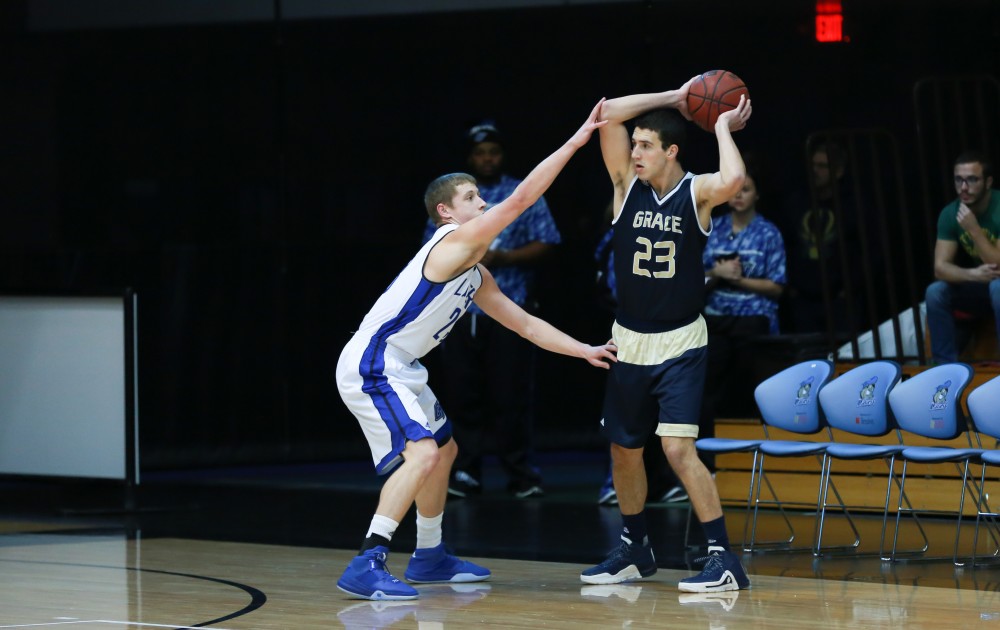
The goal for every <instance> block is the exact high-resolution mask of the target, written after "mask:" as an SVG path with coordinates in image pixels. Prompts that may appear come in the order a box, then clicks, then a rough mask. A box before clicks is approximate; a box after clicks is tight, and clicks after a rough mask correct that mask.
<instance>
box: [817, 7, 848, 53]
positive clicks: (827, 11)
mask: <svg viewBox="0 0 1000 630" xmlns="http://www.w3.org/2000/svg"><path fill="white" fill-rule="evenodd" d="M841 10H842V8H841V4H840V0H816V41H817V42H820V43H827V42H847V41H850V38H848V37H845V36H844V14H843V13H841Z"/></svg>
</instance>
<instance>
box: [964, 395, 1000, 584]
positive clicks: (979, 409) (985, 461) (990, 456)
mask: <svg viewBox="0 0 1000 630" xmlns="http://www.w3.org/2000/svg"><path fill="white" fill-rule="evenodd" d="M966 404H967V405H968V407H969V415H970V416H971V417H972V424H973V425H975V427H976V430H977V431H979V432H980V433H981V434H983V435H986V436H988V437H991V438H993V440H994V444H993V448H992V449H990V450H984V451H983V453H982V455H980V463H982V465H983V470H982V475H981V477H980V479H979V503H978V505H977V508H976V530H975V536H973V542H972V564H973V565H975V563H976V553H977V549H978V547H979V528H980V525H981V522H982V520H983V519H984V517H985V519H986V520H987V526H988V527H989V533H990V536H991V537H992V538H993V544H994V550H993V556H994V557H996V556H998V555H1000V541H998V538H997V535H998V534H997V533H998V525H997V517H998V516H1000V514H998V513H997V512H995V511H992V510H991V509H990V507H989V505H988V504H987V499H988V497H989V494H988V493H987V492H986V471H987V469H988V468H989V466H991V465H993V466H997V465H1000V376H997V377H994V378H992V379H990V380H988V381H986V382H985V383H983V384H982V385H980V386H979V387H977V388H975V389H974V390H972V391H971V392H970V393H969V398H968V399H967V401H966Z"/></svg>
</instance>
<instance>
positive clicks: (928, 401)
mask: <svg viewBox="0 0 1000 630" xmlns="http://www.w3.org/2000/svg"><path fill="white" fill-rule="evenodd" d="M970 380H972V368H971V367H970V366H969V365H967V364H965V363H946V364H944V365H936V366H934V367H932V368H930V369H927V370H925V371H923V372H921V373H919V374H917V375H915V376H913V377H911V378H910V379H908V380H905V381H903V382H902V383H900V384H899V385H896V387H894V388H893V389H892V391H891V392H889V407H890V409H892V413H893V415H894V416H895V417H896V422H897V424H898V425H899V428H900V429H902V430H903V431H906V432H909V433H912V434H915V435H920V436H923V437H927V438H931V439H935V440H942V441H943V440H953V439H955V438H957V437H959V436H961V435H963V434H965V435H966V438H967V439H968V443H969V448H952V447H948V446H910V447H907V448H905V449H903V451H902V452H901V453H900V454H899V458H900V459H902V460H903V471H902V473H901V475H900V479H899V502H898V505H897V508H896V528H895V531H894V532H893V536H892V553H891V554H890V556H889V557H888V558H886V559H887V560H895V559H896V545H897V542H898V539H899V520H900V517H901V516H902V513H903V512H907V513H911V514H916V513H917V510H915V509H914V508H913V507H912V506H909V505H908V506H907V507H905V508H904V507H903V497H905V496H906V495H905V487H906V469H907V466H908V464H909V463H910V462H915V463H921V464H943V463H954V464H955V466H956V467H957V468H958V470H960V471H961V472H962V489H961V494H960V495H959V496H960V499H959V505H958V518H957V520H956V525H955V548H954V552H953V554H952V562H954V563H955V564H956V565H957V566H961V564H962V563H960V562H959V561H958V543H959V539H960V537H961V534H962V510H964V509H965V493H966V490H967V489H968V491H969V492H970V493H972V492H973V490H972V489H969V484H968V479H969V462H970V461H973V460H976V461H978V460H979V456H980V453H982V449H981V448H977V446H978V445H974V444H973V437H972V433H971V432H970V431H969V430H968V423H967V421H966V417H965V414H964V413H963V412H962V404H961V403H962V393H963V392H964V391H965V388H966V386H967V385H968V384H969V381H970ZM904 441H905V437H904ZM973 485H975V484H973ZM973 497H974V498H977V497H975V495H974V494H973ZM977 499H978V498H977ZM922 512H925V513H927V512H933V510H922Z"/></svg>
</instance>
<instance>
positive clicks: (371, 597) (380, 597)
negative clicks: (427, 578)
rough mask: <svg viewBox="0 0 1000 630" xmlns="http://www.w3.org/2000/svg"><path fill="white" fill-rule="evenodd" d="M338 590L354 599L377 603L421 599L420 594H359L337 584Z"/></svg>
mask: <svg viewBox="0 0 1000 630" xmlns="http://www.w3.org/2000/svg"><path fill="white" fill-rule="evenodd" d="M337 588H339V589H340V590H342V591H344V592H345V593H347V594H348V595H353V596H354V597H357V598H360V599H367V600H371V601H375V602H377V601H383V600H385V601H403V600H410V599H417V598H418V597H420V594H419V593H418V594H416V595H389V594H386V592H385V591H375V592H373V593H371V594H365V593H359V592H357V591H352V590H350V589H346V588H344V587H343V586H341V585H340V584H339V583H338V584H337Z"/></svg>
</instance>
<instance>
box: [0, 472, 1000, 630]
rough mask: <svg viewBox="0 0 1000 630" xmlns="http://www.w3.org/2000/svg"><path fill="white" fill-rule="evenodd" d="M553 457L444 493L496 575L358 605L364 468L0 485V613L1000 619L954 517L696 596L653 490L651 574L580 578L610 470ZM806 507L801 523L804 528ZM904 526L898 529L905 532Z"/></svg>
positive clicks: (295, 623)
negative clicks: (957, 542)
mask: <svg viewBox="0 0 1000 630" xmlns="http://www.w3.org/2000/svg"><path fill="white" fill-rule="evenodd" d="M543 470H544V471H545V474H546V483H547V485H546V490H547V494H546V496H545V497H543V498H541V499H534V500H528V501H518V500H515V499H513V498H510V497H507V496H506V495H505V494H504V493H503V492H502V487H500V486H502V480H500V481H498V482H497V484H496V485H497V487H495V488H490V485H489V483H488V484H487V490H488V492H487V493H486V494H485V495H484V496H482V497H478V498H475V499H471V500H469V499H466V500H455V501H449V505H448V509H447V511H446V518H445V539H446V542H447V543H448V544H449V545H450V546H451V547H452V548H453V549H454V550H455V551H456V552H457V553H459V554H461V555H462V556H464V557H467V558H470V559H474V560H476V561H477V562H479V563H481V564H484V565H486V566H488V567H489V568H490V569H491V570H492V571H493V577H492V579H491V580H490V581H488V582H484V583H479V584H467V585H448V584H438V585H424V586H421V587H418V588H419V590H420V591H421V598H420V599H419V600H416V601H410V602H368V601H363V600H354V599H350V598H348V597H347V596H346V595H345V594H344V593H342V592H341V591H339V590H338V589H337V588H336V586H335V582H336V579H337V578H338V577H339V576H340V573H341V571H342V570H343V568H344V566H345V565H346V563H347V562H348V561H349V559H350V558H351V557H352V556H353V555H354V554H355V553H356V548H357V546H358V544H359V543H360V537H361V536H362V535H363V534H364V532H365V530H366V528H367V524H368V520H369V519H370V516H371V511H372V509H373V508H374V503H375V494H376V492H377V480H376V479H375V478H374V476H372V475H371V474H370V473H368V471H367V468H366V465H365V464H363V463H359V464H357V465H331V466H317V467H282V468H271V469H247V470H225V471H207V472H206V471H201V472H199V473H185V474H173V475H171V474H162V475H158V476H157V475H148V476H147V481H146V482H144V484H143V486H142V487H141V490H140V492H139V493H138V494H137V495H136V497H132V498H131V499H129V500H127V501H126V502H125V503H126V504H125V505H123V504H122V503H121V500H122V498H123V497H122V493H121V489H120V488H113V487H111V488H109V487H106V486H105V487H100V486H99V485H98V486H96V487H95V485H94V484H89V483H81V482H76V483H72V482H65V480H64V481H62V482H60V483H51V482H40V481H38V480H23V479H18V480H0V628H49V627H52V628H56V627H66V628H80V629H95V630H97V629H113V628H135V629H144V628H195V627H198V628H203V627H204V628H218V629H233V630H235V629H258V628H259V629H270V628H276V629H277V628H280V629H297V628H350V629H355V628H418V629H421V630H437V629H444V628H469V627H473V626H493V627H503V628H573V629H579V628H662V627H676V628H791V627H794V628H848V627H850V628H935V630H940V629H943V628H967V627H980V626H982V627H1000V592H998V591H1000V565H998V566H996V567H995V568H994V567H992V566H989V565H987V566H977V567H971V566H967V567H960V568H959V567H955V566H953V564H952V563H951V561H950V557H945V556H949V555H950V553H951V543H952V540H953V534H954V521H953V520H950V519H924V520H925V524H926V525H927V529H928V533H929V534H930V537H931V544H932V547H931V549H930V550H929V551H928V554H927V555H926V557H923V558H919V559H916V558H915V559H910V560H907V561H903V562H896V563H886V562H882V561H880V560H879V559H878V557H877V556H870V555H866V552H871V551H873V550H874V549H875V548H877V544H878V529H879V527H880V524H881V521H880V519H878V518H874V517H870V516H868V517H862V518H861V519H860V521H861V525H862V544H861V548H860V553H859V552H848V553H844V554H831V555H828V556H824V557H822V558H813V556H812V555H811V554H810V553H803V552H793V551H768V552H766V553H754V554H745V555H744V564H745V566H746V567H747V570H748V572H749V573H750V575H751V579H752V580H753V587H752V588H751V589H749V590H745V591H739V592H735V593H726V594H719V595H690V594H683V593H680V592H679V591H678V590H677V587H676V582H677V580H679V579H681V578H683V577H685V576H687V575H690V574H691V573H692V571H697V570H698V565H696V564H694V563H693V560H694V559H695V558H696V556H698V555H700V553H701V550H700V549H699V548H698V547H699V543H700V533H698V532H697V530H694V531H693V532H692V537H691V543H692V545H691V546H690V547H686V546H685V545H684V532H685V525H686V523H687V521H686V519H687V514H688V509H687V507H688V506H687V504H679V505H670V506H668V505H665V504H651V505H650V506H649V510H648V513H649V520H650V530H651V535H652V537H653V544H654V550H655V552H656V555H657V561H658V565H659V566H660V570H659V572H658V573H657V574H656V575H654V576H652V577H651V578H648V579H646V580H643V581H638V582H633V583H629V584H622V585H614V586H590V585H586V584H583V583H581V582H580V580H579V572H580V571H581V570H582V569H584V568H586V567H587V566H590V565H591V564H593V563H596V562H598V561H600V560H601V559H602V558H603V556H604V553H605V552H606V551H607V550H608V549H610V548H611V547H612V546H613V545H614V544H615V540H616V538H617V536H618V532H619V515H618V511H617V509H616V508H614V507H601V506H598V505H597V504H596V500H595V499H596V489H597V487H598V486H599V485H600V481H601V478H602V477H603V470H602V469H601V467H600V466H599V465H595V464H594V462H593V460H592V458H588V457H586V456H580V457H578V456H575V455H572V454H567V455H565V456H564V457H563V459H562V460H559V461H550V462H549V463H548V464H547V465H546V467H545V468H544V469H543ZM812 518H813V515H812V514H811V513H806V512H800V513H796V515H795V516H794V518H793V522H794V525H795V526H796V529H797V531H799V532H800V535H801V537H802V539H803V540H807V539H809V538H810V537H811V527H812ZM727 519H728V525H729V529H730V532H731V535H732V536H733V537H734V539H737V540H738V539H739V538H740V537H741V536H742V528H743V511H742V510H741V509H738V508H736V507H731V508H727ZM966 524H967V525H969V523H966ZM779 525H780V520H779V519H778V518H777V516H776V515H775V514H773V513H769V514H767V515H765V517H764V519H763V522H762V531H761V534H762V535H763V536H764V537H769V536H770V537H774V536H779V535H781V533H782V532H781V529H782V528H781V527H779ZM905 525H906V523H904V526H905ZM965 529H966V533H967V535H965V534H964V535H963V542H962V552H963V553H966V554H967V553H968V552H969V551H970V550H971V527H966V528H965ZM905 531H906V532H907V536H906V539H905V540H904V541H903V543H901V544H902V545H909V544H912V543H913V537H912V536H911V535H910V532H911V531H912V529H910V528H908V529H906V530H905ZM827 535H828V536H829V538H827V540H828V541H829V542H831V543H833V542H838V541H839V540H841V539H842V540H844V541H846V539H847V537H846V532H845V528H844V527H843V521H842V519H840V518H839V517H837V516H831V520H830V521H829V525H828V531H827ZM414 540H415V532H414V528H413V525H412V518H410V519H407V522H405V523H404V524H403V525H401V527H400V530H399V531H398V532H397V534H396V537H395V538H394V540H393V548H394V552H393V554H391V555H390V558H389V566H390V568H391V569H392V570H394V572H396V573H397V574H401V573H402V572H403V569H405V566H406V560H407V556H408V553H409V552H410V551H411V550H412V546H413V542H414Z"/></svg>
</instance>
